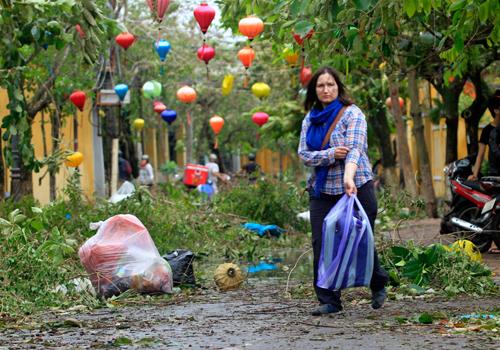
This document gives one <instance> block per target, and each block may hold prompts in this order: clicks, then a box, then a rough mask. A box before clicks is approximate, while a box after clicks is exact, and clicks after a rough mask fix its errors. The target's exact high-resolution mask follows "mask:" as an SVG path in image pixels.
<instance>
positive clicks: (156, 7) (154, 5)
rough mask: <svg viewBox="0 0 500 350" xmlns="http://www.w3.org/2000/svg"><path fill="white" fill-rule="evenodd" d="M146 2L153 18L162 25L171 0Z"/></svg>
mask: <svg viewBox="0 0 500 350" xmlns="http://www.w3.org/2000/svg"><path fill="white" fill-rule="evenodd" d="M146 2H147V3H148V6H149V9H150V10H151V14H152V15H153V17H154V18H155V19H156V20H157V21H158V22H159V23H161V21H163V16H165V12H167V9H168V5H169V4H170V0H146Z"/></svg>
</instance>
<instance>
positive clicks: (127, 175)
mask: <svg viewBox="0 0 500 350" xmlns="http://www.w3.org/2000/svg"><path fill="white" fill-rule="evenodd" d="M131 177H132V166H131V165H130V162H129V161H128V160H127V159H125V157H123V153H122V151H119V152H118V179H119V180H120V181H122V182H123V181H130V179H131Z"/></svg>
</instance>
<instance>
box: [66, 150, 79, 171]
mask: <svg viewBox="0 0 500 350" xmlns="http://www.w3.org/2000/svg"><path fill="white" fill-rule="evenodd" d="M82 162H83V154H81V153H80V152H74V153H72V154H70V155H69V156H67V157H66V160H65V161H64V164H66V165H67V166H69V167H71V168H77V167H78V166H79V165H80V164H82Z"/></svg>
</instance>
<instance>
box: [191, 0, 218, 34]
mask: <svg viewBox="0 0 500 350" xmlns="http://www.w3.org/2000/svg"><path fill="white" fill-rule="evenodd" d="M193 14H194V18H195V19H196V22H198V25H199V26H200V29H201V32H202V33H203V34H206V32H207V30H208V27H210V24H211V23H212V21H213V19H214V17H215V10H214V9H213V8H212V7H210V6H208V4H207V3H205V2H203V3H201V4H200V5H198V6H197V7H196V8H195V9H194V11H193Z"/></svg>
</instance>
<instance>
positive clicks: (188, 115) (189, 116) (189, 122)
mask: <svg viewBox="0 0 500 350" xmlns="http://www.w3.org/2000/svg"><path fill="white" fill-rule="evenodd" d="M186 116H187V123H188V125H191V115H190V114H189V111H187V113H186Z"/></svg>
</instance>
